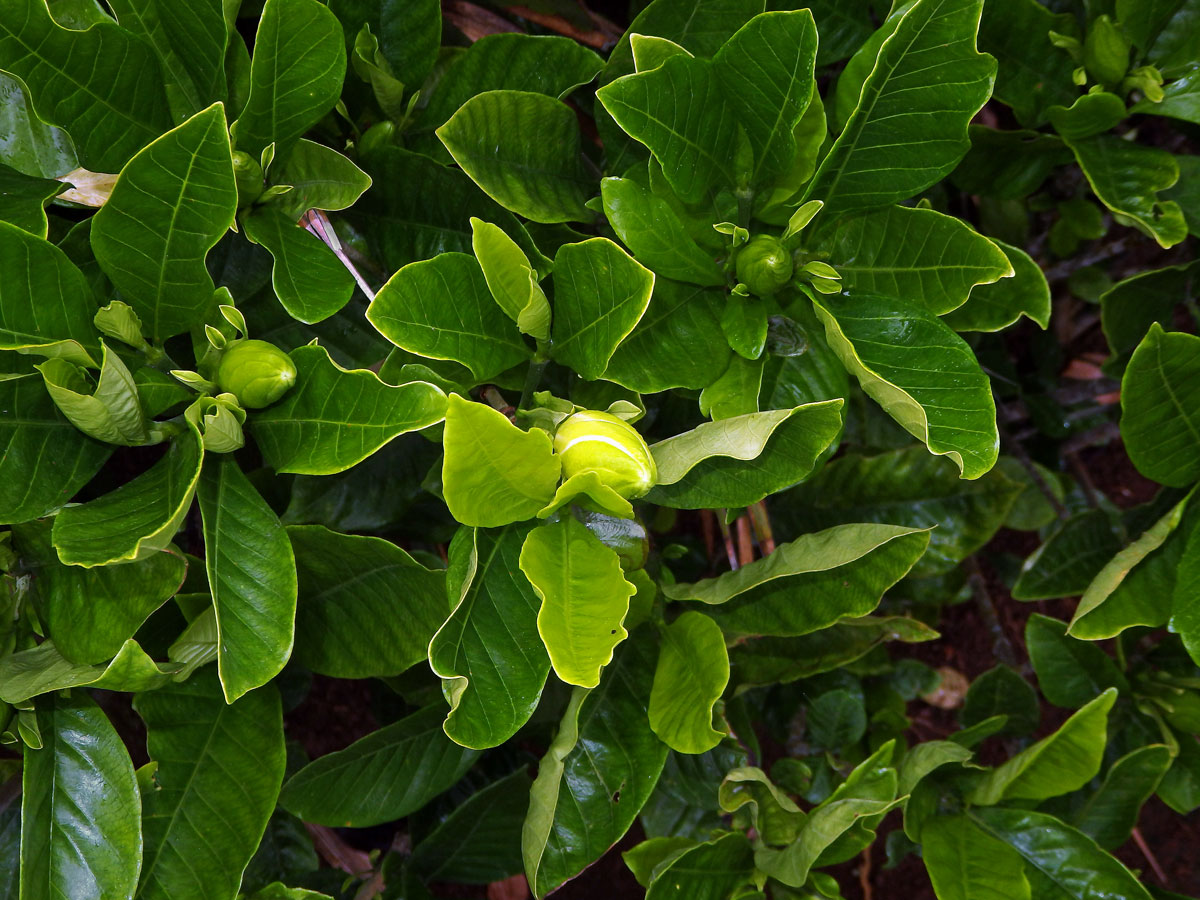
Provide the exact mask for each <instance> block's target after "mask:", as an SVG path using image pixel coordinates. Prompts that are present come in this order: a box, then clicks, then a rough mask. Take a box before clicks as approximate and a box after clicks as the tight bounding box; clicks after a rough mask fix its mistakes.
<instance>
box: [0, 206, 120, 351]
mask: <svg viewBox="0 0 1200 900" xmlns="http://www.w3.org/2000/svg"><path fill="white" fill-rule="evenodd" d="M95 314H96V306H95V301H94V300H93V298H92V294H91V291H90V290H89V289H88V286H87V282H86V281H85V280H84V277H83V274H82V273H81V272H80V271H79V269H78V268H76V267H75V265H74V264H73V263H72V262H71V261H70V259H68V258H67V255H66V254H65V253H63V252H62V251H61V250H59V249H58V248H57V247H55V246H54V245H53V244H51V243H49V242H48V241H45V240H43V239H41V238H39V237H37V236H36V235H33V234H30V233H29V232H27V231H25V230H23V229H21V228H18V227H17V226H15V225H12V224H10V223H8V222H0V350H16V351H19V352H22V353H34V354H37V355H40V356H50V357H55V356H61V357H63V358H65V359H67V360H69V361H71V362H75V363H79V364H81V365H85V366H95V365H96V362H95V359H94V358H99V355H100V353H99V349H100V344H99V341H98V340H97V335H96V330H95V328H94V327H93V325H92V317H93V316H94V315H95Z"/></svg>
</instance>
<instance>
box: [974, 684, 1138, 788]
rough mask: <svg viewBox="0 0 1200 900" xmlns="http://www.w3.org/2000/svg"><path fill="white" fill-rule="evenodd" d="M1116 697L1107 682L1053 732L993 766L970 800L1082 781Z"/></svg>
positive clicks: (1091, 770) (1098, 751) (1092, 767)
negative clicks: (1105, 685) (1102, 691)
mask: <svg viewBox="0 0 1200 900" xmlns="http://www.w3.org/2000/svg"><path fill="white" fill-rule="evenodd" d="M1116 699H1117V692H1116V690H1115V689H1114V688H1109V689H1108V690H1106V691H1105V692H1104V693H1102V694H1101V695H1100V696H1099V697H1096V698H1095V699H1094V700H1092V701H1091V702H1090V703H1088V704H1087V705H1086V706H1084V707H1083V708H1081V709H1080V710H1079V711H1078V712H1076V713H1075V714H1074V715H1073V716H1071V718H1069V719H1067V721H1066V722H1065V723H1063V725H1062V727H1061V728H1059V729H1058V731H1056V732H1054V734H1052V735H1050V736H1049V737H1046V738H1043V739H1042V740H1040V741H1038V742H1037V743H1036V744H1034V745H1033V746H1032V747H1029V748H1028V749H1026V750H1022V751H1021V752H1020V753H1018V754H1017V755H1016V756H1014V757H1012V759H1010V760H1009V761H1008V762H1006V763H1004V764H1003V765H1002V766H1000V767H998V768H996V769H992V770H991V771H990V772H988V774H987V776H986V777H985V778H984V779H983V780H982V781H981V782H980V783H979V784H978V785H977V786H976V787H975V789H974V790H973V791H972V793H971V802H972V803H974V804H977V805H980V806H993V805H995V804H996V803H999V802H1000V801H1002V800H1021V799H1025V800H1044V799H1046V798H1047V797H1057V796H1059V795H1060V794H1066V793H1069V792H1071V791H1074V790H1077V789H1079V788H1081V787H1083V786H1084V785H1085V784H1087V783H1088V782H1089V781H1091V780H1092V779H1093V778H1094V777H1095V776H1096V773H1097V772H1099V771H1100V763H1101V761H1102V760H1103V757H1104V744H1105V739H1106V733H1107V731H1106V724H1107V721H1108V713H1109V710H1111V709H1112V705H1113V703H1115V702H1116Z"/></svg>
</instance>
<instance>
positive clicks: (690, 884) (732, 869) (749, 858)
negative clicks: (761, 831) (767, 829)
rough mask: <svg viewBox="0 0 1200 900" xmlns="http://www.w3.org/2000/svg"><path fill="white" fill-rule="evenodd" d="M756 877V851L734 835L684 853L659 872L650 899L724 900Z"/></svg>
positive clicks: (652, 883) (743, 838)
mask: <svg viewBox="0 0 1200 900" xmlns="http://www.w3.org/2000/svg"><path fill="white" fill-rule="evenodd" d="M753 876H754V851H753V849H752V848H751V846H750V842H749V841H748V840H747V839H746V836H745V835H743V834H742V833H741V832H736V831H735V832H730V833H727V834H723V835H721V836H720V837H718V838H714V839H713V840H711V841H708V842H707V843H703V844H700V845H698V846H696V847H693V848H692V849H691V850H686V851H684V852H683V853H681V854H680V855H679V856H677V857H675V859H673V860H671V862H670V863H668V864H667V865H665V866H664V867H663V868H662V869H661V870H659V871H658V873H657V875H656V876H655V879H654V881H653V882H651V884H650V889H649V890H648V891H646V900H724V898H726V897H729V896H731V893H732V891H733V890H735V889H736V888H738V887H741V886H742V885H744V884H748V883H750V881H751V880H752V879H753Z"/></svg>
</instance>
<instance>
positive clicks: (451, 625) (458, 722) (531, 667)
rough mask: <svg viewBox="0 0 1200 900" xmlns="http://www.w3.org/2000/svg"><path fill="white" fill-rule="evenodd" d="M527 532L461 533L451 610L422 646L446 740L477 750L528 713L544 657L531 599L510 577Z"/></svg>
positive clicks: (542, 676)
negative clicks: (442, 696)
mask: <svg viewBox="0 0 1200 900" xmlns="http://www.w3.org/2000/svg"><path fill="white" fill-rule="evenodd" d="M527 534H528V529H527V528H525V527H521V526H516V527H512V526H510V527H508V528H503V529H497V530H493V531H483V530H480V529H475V528H461V529H459V531H458V533H457V534H456V535H455V537H454V540H453V541H451V543H450V567H449V569H448V572H447V579H446V581H447V584H446V589H447V593H448V594H449V595H450V600H451V603H452V605H453V610H452V612H451V613H450V617H449V618H448V619H447V620H446V623H445V624H444V625H443V626H442V627H441V628H440V629H439V630H438V632H437V634H435V635H434V636H433V640H431V641H430V642H429V666H430V668H432V669H433V671H434V674H436V675H437V676H438V677H439V678H441V679H442V685H443V690H444V691H445V693H446V695H447V696H448V698H449V700H450V715H449V716H448V717H447V718H446V722H445V725H444V728H445V731H446V734H448V735H449V736H450V738H451V739H452V740H454V741H455V742H456V743H458V744H462V745H463V746H464V747H474V748H476V749H483V748H486V747H495V746H498V745H500V744H502V743H503V742H504V741H506V740H508V739H509V738H510V737H512V736H513V735H514V734H516V732H517V729H519V728H520V727H521V726H522V725H524V724H525V722H526V721H527V720H528V719H529V717H530V716H531V715H532V714H533V710H534V708H535V707H536V706H537V703H538V699H539V698H540V697H541V694H542V686H543V685H544V684H545V683H546V676H547V675H549V674H550V657H549V656H548V655H547V654H546V650H545V647H544V646H543V645H542V641H541V638H540V637H539V636H538V633H537V613H538V607H539V605H540V603H539V600H538V596H537V594H536V593H535V592H534V590H533V586H532V585H530V584H529V581H528V579H526V578H524V577H520V578H515V577H513V574H514V573H515V572H516V571H517V570H518V568H519V559H520V555H521V546H522V545H523V544H524V542H525V537H526V535H527Z"/></svg>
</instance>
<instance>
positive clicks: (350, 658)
mask: <svg viewBox="0 0 1200 900" xmlns="http://www.w3.org/2000/svg"><path fill="white" fill-rule="evenodd" d="M287 531H288V537H289V538H290V539H291V542H292V549H293V551H294V552H295V555H296V569H297V572H298V575H299V583H300V598H299V602H298V604H297V608H296V648H295V654H294V655H295V657H296V660H297V661H298V662H300V663H301V664H302V665H304V666H305V667H306V668H308V669H311V670H313V671H314V672H319V673H320V674H322V675H330V676H332V677H334V678H368V677H386V676H389V675H399V674H400V673H401V672H403V671H405V670H406V669H409V668H411V667H412V666H414V665H416V664H417V663H419V662H421V661H422V660H424V659H425V654H426V650H427V648H428V646H429V639H430V638H431V637H433V635H434V633H435V632H436V631H437V629H438V628H439V627H440V626H441V624H442V622H444V621H445V619H446V615H447V612H448V607H447V604H446V573H445V572H444V571H441V570H437V569H427V568H425V567H424V566H422V565H421V564H420V563H418V562H417V561H416V560H415V559H413V558H412V557H411V556H409V555H408V554H407V553H405V552H404V551H403V550H401V549H400V548H399V547H397V546H396V545H395V544H393V543H392V542H391V541H385V540H383V539H381V538H375V537H359V536H357V535H349V534H338V533H337V532H335V531H330V530H329V529H327V528H324V527H322V526H320V525H299V526H298V525H292V526H289V528H288V530H287ZM347 572H353V573H354V577H353V579H352V580H349V581H348V580H347V578H346V573H347Z"/></svg>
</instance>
